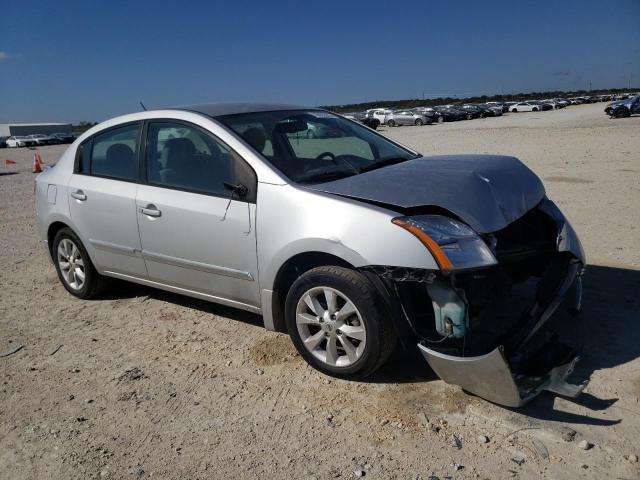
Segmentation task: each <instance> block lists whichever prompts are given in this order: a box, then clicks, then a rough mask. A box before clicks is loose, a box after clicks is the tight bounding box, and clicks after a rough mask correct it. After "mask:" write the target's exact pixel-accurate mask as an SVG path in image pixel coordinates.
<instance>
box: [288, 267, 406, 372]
mask: <svg viewBox="0 0 640 480" xmlns="http://www.w3.org/2000/svg"><path fill="white" fill-rule="evenodd" d="M285 321H286V324H287V330H288V332H289V335H290V336H291V340H292V341H293V344H294V345H295V347H296V349H297V350H298V352H299V353H300V355H301V356H302V357H303V358H304V359H305V360H306V361H307V363H309V364H310V365H311V366H312V367H313V368H315V369H316V370H319V371H321V372H323V373H326V374H328V375H333V376H336V377H340V378H351V379H354V378H363V377H366V376H367V375H370V374H371V373H373V372H374V371H376V370H377V369H378V368H379V367H380V366H381V365H382V364H383V363H384V362H385V361H386V360H387V359H388V358H389V355H390V354H391V352H392V351H393V348H394V346H395V342H396V335H395V332H394V330H393V326H392V324H391V320H390V318H389V315H388V314H387V312H386V309H385V307H384V305H383V303H382V301H381V299H380V296H379V294H378V292H377V291H376V289H375V287H374V286H373V285H372V284H371V282H369V281H368V280H367V279H366V277H364V276H363V275H362V274H361V273H359V272H356V271H354V270H350V269H347V268H342V267H328V266H327V267H317V268H314V269H312V270H309V271H308V272H306V273H304V274H303V275H302V276H301V277H300V278H298V279H297V280H296V281H295V282H294V284H293V285H292V286H291V289H290V290H289V292H288V294H287V300H286V303H285Z"/></svg>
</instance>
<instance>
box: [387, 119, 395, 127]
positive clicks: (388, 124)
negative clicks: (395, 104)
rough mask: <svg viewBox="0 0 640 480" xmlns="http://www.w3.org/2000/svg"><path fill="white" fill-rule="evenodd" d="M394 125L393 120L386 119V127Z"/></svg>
mask: <svg viewBox="0 0 640 480" xmlns="http://www.w3.org/2000/svg"><path fill="white" fill-rule="evenodd" d="M395 126H396V122H395V120H387V127H395Z"/></svg>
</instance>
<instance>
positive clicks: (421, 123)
mask: <svg viewBox="0 0 640 480" xmlns="http://www.w3.org/2000/svg"><path fill="white" fill-rule="evenodd" d="M413 123H415V125H416V127H421V126H422V125H424V122H423V121H422V119H420V118H416V121H415V122H413Z"/></svg>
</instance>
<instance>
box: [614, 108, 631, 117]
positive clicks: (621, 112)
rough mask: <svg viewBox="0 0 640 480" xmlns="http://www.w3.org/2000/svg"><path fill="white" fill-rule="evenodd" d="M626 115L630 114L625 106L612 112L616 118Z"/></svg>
mask: <svg viewBox="0 0 640 480" xmlns="http://www.w3.org/2000/svg"><path fill="white" fill-rule="evenodd" d="M628 116H630V113H629V110H627V109H626V108H619V109H617V110H616V111H615V113H614V117H616V118H626V117H628Z"/></svg>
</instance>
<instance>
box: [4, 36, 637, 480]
mask: <svg viewBox="0 0 640 480" xmlns="http://www.w3.org/2000/svg"><path fill="white" fill-rule="evenodd" d="M398 48H400V47H398ZM603 108H604V104H595V105H584V106H577V107H570V108H567V109H564V110H560V111H553V112H544V113H537V114H528V113H522V114H515V115H506V116H504V117H499V118H487V119H481V120H473V121H470V122H454V123H451V124H448V123H445V124H442V125H434V126H425V127H400V128H394V129H387V128H383V129H382V130H381V131H382V133H383V134H389V135H390V136H392V137H393V138H394V139H396V140H398V141H399V142H401V143H405V144H407V145H409V146H412V147H414V148H417V149H418V150H420V151H422V152H423V153H425V154H436V153H442V154H450V153H502V154H512V155H515V156H517V157H519V158H521V159H522V160H523V161H524V163H525V164H526V165H527V166H528V167H529V168H531V169H532V170H534V171H535V172H536V173H537V174H538V175H539V176H541V177H542V178H543V180H545V179H547V178H548V179H550V180H545V185H546V188H547V192H548V195H549V196H550V197H551V198H552V199H553V200H554V201H556V202H557V203H558V204H559V206H560V207H561V208H562V209H563V211H564V212H565V213H566V215H567V216H568V218H569V219H570V220H571V222H572V225H573V227H574V228H575V229H576V230H577V232H578V234H579V235H580V238H581V239H582V241H583V244H584V247H585V250H586V254H587V257H588V259H589V262H590V266H589V268H588V269H587V272H586V274H585V277H584V282H585V294H584V296H583V302H584V312H583V314H582V316H581V318H580V321H579V323H578V326H577V327H576V328H575V332H576V335H578V336H579V337H580V338H581V339H584V340H585V341H586V345H585V349H584V363H583V362H581V363H579V364H578V368H577V372H576V373H579V372H581V371H583V370H586V371H588V372H589V373H592V379H591V383H590V384H589V387H588V391H589V394H590V395H591V396H590V397H587V398H586V400H588V402H576V403H574V402H569V401H567V400H564V399H562V398H560V397H555V398H554V397H553V396H552V395H551V394H545V395H543V396H541V397H540V398H539V399H536V400H534V401H533V402H531V403H530V404H529V405H527V407H525V408H523V409H504V408H501V407H498V406H496V405H493V404H490V403H488V402H485V401H483V400H482V399H479V398H477V397H473V396H471V395H467V394H465V393H463V392H462V391H461V390H460V389H459V388H458V387H456V386H452V385H446V384H444V382H442V381H440V380H437V379H435V377H434V375H433V373H432V372H430V371H429V370H428V368H427V367H426V366H425V363H424V361H423V359H421V358H420V359H416V358H413V357H410V356H403V355H401V354H400V353H398V354H394V357H392V360H391V363H390V364H389V365H388V366H387V367H385V368H384V369H383V370H382V371H381V372H380V373H379V374H377V375H375V376H374V377H372V378H371V379H366V380H365V381H360V382H348V381H343V380H338V379H332V380H331V381H330V382H329V381H328V378H327V377H326V376H324V375H322V374H320V373H318V372H317V371H315V370H313V369H311V368H309V367H308V366H306V364H305V363H304V361H303V360H302V359H301V358H300V357H299V356H298V355H297V354H296V352H295V350H294V348H293V347H292V346H291V342H290V340H289V339H288V338H287V337H286V336H285V335H282V334H276V333H271V332H266V331H264V330H263V329H262V328H259V327H257V326H256V325H259V322H260V318H259V317H257V316H256V315H253V314H248V313H245V312H241V311H238V310H233V309H231V308H227V307H221V306H218V305H213V304H209V303H205V302H201V301H197V300H193V299H190V298H186V297H181V296H178V295H173V294H169V293H164V292H160V291H158V290H153V289H150V288H145V287H139V286H135V285H129V284H124V283H121V282H114V283H113V285H111V286H110V288H109V290H108V292H106V293H105V295H104V296H102V297H100V298H99V299H96V300H94V301H80V300H77V299H75V298H73V297H71V296H70V295H69V294H68V293H67V292H66V291H65V290H64V288H63V287H62V286H61V285H60V282H59V281H58V278H57V276H56V273H55V271H54V269H53V266H52V265H51V263H50V262H49V260H48V259H47V257H46V254H45V251H44V249H43V248H42V245H41V244H40V243H39V242H38V237H37V232H36V226H35V222H34V212H33V174H31V170H30V168H31V162H32V161H33V152H32V151H29V150H26V149H17V150H13V149H7V150H4V149H2V150H0V173H8V172H17V173H16V174H14V175H0V247H1V248H2V249H3V252H5V254H3V255H0V285H2V293H0V353H7V352H10V351H11V350H12V347H14V346H15V345H25V346H26V348H24V349H22V350H20V351H19V352H17V353H15V354H12V355H9V356H7V357H0V371H1V372H2V384H0V405H1V406H2V407H1V410H2V414H1V415H0V452H2V453H1V454H0V458H1V460H2V464H1V465H0V469H1V470H0V471H2V474H1V475H0V476H3V477H6V478H11V479H16V480H21V479H27V478H34V477H37V478H72V479H75V478H96V477H98V475H99V472H101V471H104V470H106V469H107V465H106V462H105V458H103V456H102V454H100V453H97V449H98V448H101V449H107V450H108V451H109V455H111V454H113V456H110V457H109V459H108V461H109V464H108V472H109V478H136V477H134V475H135V474H136V472H138V471H140V472H142V473H138V474H137V475H139V476H140V477H142V478H147V477H149V476H151V475H153V477H152V478H204V477H205V476H208V477H216V478H239V477H243V478H244V477H246V478H263V477H264V478H270V479H275V480H277V479H281V478H282V479H290V478H304V477H305V472H312V475H313V476H314V477H316V478H334V477H335V476H336V475H338V476H339V477H342V478H345V477H348V476H350V475H351V473H352V472H353V471H354V469H356V468H362V471H365V472H366V477H367V478H368V477H371V478H414V477H415V476H416V474H417V473H419V472H420V475H421V477H422V478H423V479H426V478H429V477H430V476H433V477H435V478H447V477H450V476H452V477H453V478H458V477H460V476H464V477H465V478H466V477H468V478H476V475H478V476H479V477H478V478H508V477H509V476H510V475H516V476H518V478H523V479H524V478H526V479H528V478H540V477H543V478H553V479H555V480H569V479H574V478H585V477H586V478H617V477H619V478H635V477H634V470H632V469H635V468H637V463H632V462H633V460H632V458H633V457H631V455H628V457H627V460H623V459H622V457H621V455H622V453H620V454H619V457H618V458H619V459H620V461H617V462H616V461H613V462H612V461H611V458H610V453H608V452H628V450H630V449H631V450H633V447H634V446H637V432H638V431H639V430H640V417H638V416H637V414H636V413H634V412H635V411H636V410H637V408H634V402H635V399H636V398H638V397H639V396H640V390H638V384H637V372H638V371H640V357H639V356H638V354H637V352H638V350H637V338H640V324H639V323H638V322H635V323H634V322H630V321H629V319H630V318H635V316H637V309H638V303H637V302H636V303H633V302H629V301H625V299H628V298H637V291H638V287H639V286H640V284H639V275H640V274H639V273H638V270H639V269H640V251H639V250H638V249H637V245H638V243H639V242H640V229H639V227H638V225H640V208H637V206H638V205H640V187H639V185H640V160H639V157H638V152H640V117H632V118H628V119H623V120H621V121H617V120H609V119H607V118H606V117H605V115H604V114H603V112H602V109H603ZM65 148H66V147H64V146H51V147H44V148H42V149H40V151H41V153H42V156H43V157H44V160H45V162H47V163H51V162H52V161H55V160H56V159H57V158H58V157H59V156H60V155H61V154H62V152H63V151H64V150H65ZM5 158H9V159H13V160H15V161H16V162H17V163H16V165H13V166H10V167H4V166H1V165H2V164H3V162H2V160H3V159H5ZM576 179H578V180H579V181H576ZM585 182H586V183H585ZM145 297H146V298H147V300H145V301H144V302H142V301H140V298H145ZM567 323H570V322H567ZM620 325H624V329H621V328H619V326H620ZM567 328H568V327H567ZM605 339H606V341H605ZM9 340H11V342H12V343H9ZM2 342H4V343H2ZM58 345H64V348H62V349H60V350H59V351H58V352H57V353H56V354H55V355H53V356H50V355H49V354H50V353H51V352H52V350H53V348H54V347H55V346H58ZM594 352H595V353H594ZM285 358H286V359H287V360H286V361H283V359H285ZM30 367H34V368H35V369H34V370H33V371H28V369H29V368H30ZM134 369H137V370H135V371H134ZM259 369H261V370H263V371H265V372H268V374H267V373H265V374H264V375H262V376H258V375H256V373H257V371H258V370H259ZM127 370H131V371H130V372H128V373H127ZM139 372H142V375H139ZM123 374H124V375H123ZM616 379H620V381H617V380H616ZM131 392H135V398H136V399H137V400H136V401H135V402H134V401H117V399H118V398H121V396H125V397H127V396H130V395H131ZM74 398H75V400H74ZM88 398H91V399H95V400H96V401H95V403H94V404H91V405H87V404H86V403H85V401H84V400H85V399H88ZM612 398H618V399H620V400H619V402H618V403H619V405H620V406H622V407H625V408H617V404H616V405H613V406H611V407H609V406H608V404H606V401H608V399H612ZM67 400H69V401H67ZM71 400H73V401H71ZM138 400H140V401H138ZM194 402H199V405H198V406H197V407H196V406H194ZM590 402H592V403H593V404H594V405H596V406H597V408H598V409H599V410H598V411H593V410H590V409H589V408H588V407H587V405H590V404H591V403H590ZM300 405H305V406H306V407H308V408H307V409H306V410H305V411H304V412H302V411H300ZM89 412H90V415H89ZM328 412H333V415H334V416H335V419H333V418H332V420H331V421H330V422H327V421H325V418H326V416H327V414H328ZM420 412H425V415H426V417H427V419H428V422H429V429H426V428H425V427H424V426H423V425H422V423H423V421H424V420H423V419H422V418H421V417H419V416H418V414H419V413H420ZM88 417H90V420H86V419H87V418H88ZM76 419H83V421H80V422H79V421H76ZM594 419H595V420H594ZM334 420H335V423H334ZM383 420H388V421H389V423H388V424H385V425H382V424H381V423H382V421H383ZM397 423H399V424H401V425H402V426H403V427H402V428H395V427H393V428H392V425H394V424H397ZM559 423H562V424H564V425H566V426H567V427H568V428H571V429H576V430H579V432H580V435H581V438H591V439H597V442H598V448H593V449H592V450H590V451H589V453H588V464H589V468H588V470H583V469H582V468H581V465H583V464H584V463H585V461H586V458H583V457H585V455H584V452H582V451H581V450H580V449H578V448H576V445H574V444H572V443H566V442H565V441H563V438H562V435H561V434H559V433H558V424H559ZM332 424H333V425H334V426H332ZM36 425H39V426H40V428H32V429H31V431H30V432H29V431H26V430H25V428H26V427H27V426H36ZM336 425H337V426H336ZM51 429H55V430H57V431H59V433H58V434H57V435H58V436H59V438H58V439H56V438H54V437H53V436H52V435H51V434H49V433H48V432H50V430H51ZM516 431H517V433H516V434H512V432H516ZM454 434H455V435H458V436H459V437H460V438H462V439H464V440H465V442H464V448H462V449H461V450H458V449H457V447H454V448H452V446H451V438H452V437H451V436H452V435H454ZM479 435H484V436H487V437H488V438H490V442H489V443H488V444H481V443H479V442H478V441H475V440H474V439H476V438H477V437H478V436H479ZM538 436H539V437H540V439H542V440H544V442H545V445H546V446H547V448H548V450H549V458H548V459H544V458H542V457H539V456H537V455H534V453H535V452H536V451H537V450H536V449H535V448H534V447H533V446H532V442H531V439H532V438H536V437H538ZM469 439H471V441H469ZM178 445H180V447H178V448H181V450H179V451H178V450H176V447H177V446H178ZM178 452H180V455H178ZM301 452H302V453H303V454H301ZM524 454H526V455H527V457H526V458H527V461H526V463H524V464H522V465H521V466H519V467H518V466H516V465H515V464H514V463H513V462H512V461H511V458H515V457H516V456H517V455H524ZM378 455H379V456H378ZM353 456H368V457H371V458H372V459H373V460H374V463H373V465H374V467H373V468H372V469H369V468H368V467H366V468H365V467H364V465H362V466H360V465H354V464H353V463H352V462H351V460H350V459H351V458H352V457H353ZM454 456H455V461H456V462H458V463H459V464H460V465H464V466H465V469H464V470H462V472H459V473H456V472H455V471H453V468H452V467H451V463H452V462H453V461H454V458H453V457H454ZM203 462H206V463H207V464H208V465H209V468H208V471H207V472H206V475H204V474H203V473H202V472H201V471H200V470H199V469H200V466H201V465H202V464H203ZM140 465H144V470H142V469H141V468H140V467H139V466H140ZM510 469H511V470H510ZM130 470H132V472H133V473H129V471H130ZM540 471H544V474H543V475H541V474H539V472H540ZM511 472H514V473H511ZM636 476H637V475H636ZM208 477H207V478H208Z"/></svg>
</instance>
